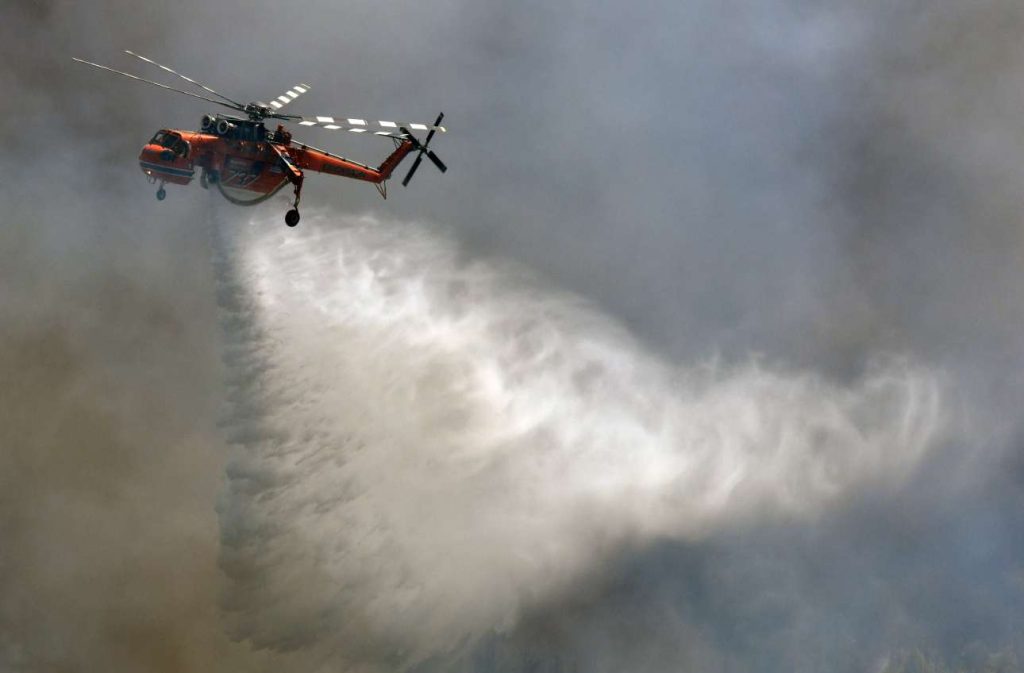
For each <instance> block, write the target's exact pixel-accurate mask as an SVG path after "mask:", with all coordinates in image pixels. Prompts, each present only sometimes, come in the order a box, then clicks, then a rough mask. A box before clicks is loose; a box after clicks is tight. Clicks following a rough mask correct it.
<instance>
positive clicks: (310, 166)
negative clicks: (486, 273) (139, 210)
mask: <svg viewBox="0 0 1024 673" xmlns="http://www.w3.org/2000/svg"><path fill="white" fill-rule="evenodd" d="M125 53H126V54H128V55H130V56H134V57H135V58H137V59H140V60H142V61H145V62H146V63H149V64H151V65H154V66H156V67H158V68H161V69H163V70H165V71H166V72H169V73H171V74H172V75H176V76H178V77H180V78H181V79H183V80H185V81H186V82H188V83H189V84H191V85H192V86H195V87H198V88H200V89H202V90H203V91H205V92H206V93H208V94H211V95H213V96H216V98H219V99H220V100H216V99H214V98H209V97H207V96H205V95H201V94H198V93H193V92H191V91H184V90H182V89H176V88H174V87H172V86H168V85H166V84H160V83H159V82H154V81H152V80H148V79H144V78H142V77H138V76H136V75H131V74H129V73H126V72H121V71H120V70H114V69H113V68H108V67H107V66H105V65H100V64H98V63H92V62H90V61H83V60H82V59H80V58H76V59H74V60H75V61H78V62H79V63H84V64H86V65H91V66H93V67H95V68H100V69H102V70H107V71H109V72H112V73H115V74H118V75H123V76H125V77H130V78H131V79H134V80H137V81H139V82H145V83H146V84H152V85H153V86H158V87H160V88H161V89H167V90H168V91H175V92H177V93H180V94H185V95H186V96H192V97H193V98H199V99H201V100H204V101H207V102H210V103H215V104H217V105H221V106H223V107H226V108H230V109H231V110H234V111H236V112H240V113H244V114H245V116H244V117H237V116H231V115H226V114H213V115H209V114H208V115H204V116H203V120H202V126H201V130H199V131H179V130H176V129H161V130H159V131H157V132H156V134H155V135H154V136H153V138H152V139H151V140H150V141H149V142H148V143H146V146H145V147H143V148H142V152H141V153H140V154H139V165H140V166H141V167H142V172H143V173H145V174H146V176H147V177H149V180H150V182H152V183H156V182H159V183H160V187H159V189H157V192H156V198H157V199H159V200H161V201H163V200H164V198H166V196H167V192H166V191H165V190H164V185H165V184H167V183H170V184H174V185H187V184H189V183H190V182H191V181H192V179H193V177H194V176H195V172H196V168H199V169H200V171H201V174H200V184H201V185H202V186H203V188H204V189H208V188H209V186H210V185H216V188H217V190H218V191H220V193H221V194H222V195H223V196H224V198H225V199H227V200H228V201H230V202H231V203H234V204H236V205H240V206H252V205H256V204H257V203H262V202H264V201H266V200H267V199H269V198H270V197H272V196H273V195H274V194H276V193H277V192H278V191H280V190H281V189H282V188H283V187H284V186H285V185H286V184H289V183H290V184H291V185H292V186H293V187H294V190H295V203H294V205H293V207H292V209H291V210H289V211H288V212H287V213H286V214H285V216H284V221H285V223H286V224H287V225H288V226H289V227H294V226H295V225H297V224H298V223H299V197H300V195H301V194H302V181H303V179H304V177H305V171H316V172H318V173H327V174H328V175H339V176H341V177H345V178H352V179H354V180H363V181H364V182H372V183H373V184H374V186H376V187H377V191H378V192H380V194H381V196H383V197H384V198H387V180H388V178H390V177H391V173H392V171H394V170H395V168H396V167H397V166H398V164H400V163H401V162H402V159H404V158H405V157H406V155H407V154H409V153H410V152H414V151H416V152H418V154H417V155H416V160H415V161H413V164H412V167H411V168H410V169H409V172H408V173H407V174H406V176H405V179H404V180H402V185H403V186H405V185H408V184H409V180H411V179H412V176H413V173H415V172H416V169H417V168H419V166H420V162H421V161H422V160H423V156H424V155H426V156H427V158H429V159H430V160H431V161H432V162H433V163H434V165H435V166H437V168H438V169H439V170H440V171H441V172H442V173H444V172H445V171H447V170H448V168H447V167H446V166H445V165H444V163H443V162H442V161H441V160H440V159H439V158H438V157H437V155H436V154H434V152H433V151H432V150H431V149H429V145H430V141H431V139H432V138H433V137H434V133H436V132H438V131H440V132H441V133H444V132H445V128H444V127H443V126H441V125H440V124H441V120H443V119H444V113H443V112H442V113H441V114H439V115H438V116H437V119H436V120H435V121H434V123H433V124H418V123H416V124H411V123H404V122H392V121H374V120H370V121H367V120H366V119H357V118H351V117H345V118H341V117H338V118H335V117H324V116H317V117H306V116H302V115H294V114H285V113H283V112H280V110H281V109H282V108H283V107H284V106H286V105H288V104H289V103H291V102H292V101H293V100H295V99H296V98H298V97H299V96H301V95H302V94H304V93H306V92H307V91H309V89H310V87H309V85H308V84H299V85H296V86H295V87H293V88H292V89H289V90H288V91H287V92H285V93H284V94H282V95H281V96H278V97H277V99H275V100H272V101H270V103H261V102H252V103H248V104H242V103H239V102H238V101H236V100H233V99H231V98H228V97H227V96H225V95H223V94H220V93H217V92H216V91H214V90H213V89H211V88H210V87H208V86H206V85H205V84H202V83H201V82H197V81H196V80H194V79H192V78H191V77H186V76H185V75H182V74H181V73H179V72H175V71H174V70H171V69H170V68H168V67H167V66H165V65H161V64H159V63H157V62H156V61H152V60H150V59H148V58H146V57H145V56H140V55H139V54H136V53H135V52H132V51H128V50H125ZM265 119H276V120H280V121H287V122H297V123H298V124H299V125H300V126H314V127H317V128H324V129H328V130H331V131H348V132H350V133H356V134H370V135H375V136H383V137H386V138H391V139H392V141H393V142H394V144H395V149H394V151H393V152H392V153H391V154H390V155H389V156H388V157H387V158H386V159H384V161H383V163H381V165H380V166H377V167H376V168H374V167H372V166H366V165H364V164H361V163H359V162H357V161H353V160H351V159H346V158H344V157H342V156H339V155H337V154H332V153H331V152H328V151H326V150H321V149H317V148H315V147H311V146H310V145H307V144H306V143H299V142H293V141H292V134H291V133H290V132H289V131H287V130H286V129H285V128H284V126H283V125H281V124H278V125H277V128H276V129H274V130H273V131H271V130H268V129H267V128H266V126H264V125H263V120H265ZM411 130H417V131H426V132H427V137H426V139H425V140H424V141H423V142H422V143H421V142H420V141H419V140H418V139H417V138H416V136H414V135H413V134H412V132H411Z"/></svg>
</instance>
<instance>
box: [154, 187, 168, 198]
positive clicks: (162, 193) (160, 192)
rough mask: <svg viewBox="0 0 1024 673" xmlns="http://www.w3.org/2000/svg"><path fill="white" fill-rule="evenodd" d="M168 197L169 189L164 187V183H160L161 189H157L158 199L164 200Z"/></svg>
mask: <svg viewBox="0 0 1024 673" xmlns="http://www.w3.org/2000/svg"><path fill="white" fill-rule="evenodd" d="M166 198H167V190H166V189H164V186H163V185H160V189H158V190H156V200H157V201H163V200H164V199H166Z"/></svg>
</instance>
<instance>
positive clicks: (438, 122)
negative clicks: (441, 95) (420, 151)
mask: <svg viewBox="0 0 1024 673" xmlns="http://www.w3.org/2000/svg"><path fill="white" fill-rule="evenodd" d="M442 119H444V113H443V112H442V113H441V114H439V115H437V119H436V120H435V121H434V127H433V128H431V129H430V133H428V134H427V139H426V141H424V143H423V146H424V147H426V146H427V145H429V144H430V139H431V138H433V137H434V132H435V131H436V130H437V127H438V126H440V125H441V120H442ZM441 172H442V173H443V172H444V171H441Z"/></svg>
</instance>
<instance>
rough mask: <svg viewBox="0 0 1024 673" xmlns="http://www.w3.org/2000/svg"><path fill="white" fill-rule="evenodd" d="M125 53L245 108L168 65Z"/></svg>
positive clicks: (133, 53) (131, 52)
mask: <svg viewBox="0 0 1024 673" xmlns="http://www.w3.org/2000/svg"><path fill="white" fill-rule="evenodd" d="M124 53H126V54H128V55H129V56H134V57H135V58H137V59H139V60H140V61H145V62H146V63H149V64H151V65H155V66H156V67H158V68H160V69H161V70H166V71H167V72H169V73H171V74H172V75H177V76H178V77H180V78H182V79H183V80H185V81H186V82H188V83H189V84H194V85H196V86H197V87H199V88H201V89H203V90H204V91H208V92H209V93H212V94H213V95H214V96H218V97H220V98H223V99H224V100H226V101H228V102H229V103H234V104H235V105H237V106H238V107H245V106H244V105H242V104H241V103H239V102H238V101H236V100H232V99H231V98H228V97H227V96H225V95H224V94H222V93H217V92H216V91H214V90H213V89H211V88H210V87H208V86H206V85H205V84H203V83H202V82H197V81H195V80H194V79H192V78H191V77H188V76H186V75H182V74H181V73H180V72H176V71H174V70H171V69H170V68H168V67H167V66H166V65H161V64H159V63H157V62H156V61H154V60H152V59H149V58H146V57H145V56H143V55H142V54H136V53H135V52H134V51H131V50H128V49H125V50H124Z"/></svg>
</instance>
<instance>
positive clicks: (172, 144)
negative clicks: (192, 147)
mask: <svg viewBox="0 0 1024 673" xmlns="http://www.w3.org/2000/svg"><path fill="white" fill-rule="evenodd" d="M149 142H150V144H153V145H159V146H161V147H166V148H167V149H169V150H171V151H172V152H174V153H175V154H177V155H178V156H179V157H183V156H185V155H187V154H188V143H187V142H185V141H184V140H183V139H182V137H181V136H180V135H178V134H177V133H171V132H169V131H157V132H156V135H154V136H153V139H152V140H150V141H149Z"/></svg>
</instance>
